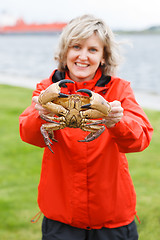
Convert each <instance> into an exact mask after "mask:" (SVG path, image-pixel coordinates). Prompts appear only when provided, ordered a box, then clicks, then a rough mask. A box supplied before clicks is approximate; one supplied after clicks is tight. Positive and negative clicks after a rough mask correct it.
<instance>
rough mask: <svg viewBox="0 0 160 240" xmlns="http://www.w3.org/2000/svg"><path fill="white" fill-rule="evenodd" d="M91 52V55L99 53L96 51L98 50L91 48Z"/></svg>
mask: <svg viewBox="0 0 160 240" xmlns="http://www.w3.org/2000/svg"><path fill="white" fill-rule="evenodd" d="M89 51H90V52H91V53H95V52H97V49H96V48H90V49H89Z"/></svg>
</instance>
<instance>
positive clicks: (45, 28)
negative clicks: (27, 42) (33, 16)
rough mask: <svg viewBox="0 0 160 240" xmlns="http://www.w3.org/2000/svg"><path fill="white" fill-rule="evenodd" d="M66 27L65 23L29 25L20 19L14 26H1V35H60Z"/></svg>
mask: <svg viewBox="0 0 160 240" xmlns="http://www.w3.org/2000/svg"><path fill="white" fill-rule="evenodd" d="M65 26H66V23H64V22H55V23H44V24H38V23H31V24H27V23H25V22H24V20H23V19H18V20H17V21H16V23H15V24H14V25H6V26H0V34H43V33H59V32H61V31H62V30H63V28H64V27H65Z"/></svg>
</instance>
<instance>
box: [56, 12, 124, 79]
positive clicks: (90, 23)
mask: <svg viewBox="0 0 160 240" xmlns="http://www.w3.org/2000/svg"><path fill="white" fill-rule="evenodd" d="M93 33H96V34H97V35H98V36H99V38H100V39H101V41H102V42H103V44H104V56H103V57H104V59H105V63H104V65H102V66H101V69H102V72H103V74H105V75H114V74H115V72H116V69H117V67H118V65H119V63H120V53H119V44H118V43H117V42H116V41H115V39H114V34H113V32H112V30H111V29H110V28H109V27H108V26H107V25H106V24H105V23H104V22H103V20H101V19H98V18H95V17H94V16H91V15H83V16H80V17H77V18H74V19H73V20H71V21H70V22H69V23H68V24H67V25H66V27H65V28H64V29H63V32H62V34H61V36H60V41H59V46H58V49H57V53H56V54H55V60H56V61H58V70H59V71H66V69H67V66H66V59H67V52H68V48H69V47H70V45H71V44H73V43H74V42H80V41H82V40H85V39H88V38H89V37H90V36H92V35H93Z"/></svg>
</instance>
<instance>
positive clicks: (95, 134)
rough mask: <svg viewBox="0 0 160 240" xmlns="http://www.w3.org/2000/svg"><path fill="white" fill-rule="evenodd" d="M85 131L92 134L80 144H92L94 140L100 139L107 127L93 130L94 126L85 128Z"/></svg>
mask: <svg viewBox="0 0 160 240" xmlns="http://www.w3.org/2000/svg"><path fill="white" fill-rule="evenodd" d="M83 130H84V131H91V132H90V133H89V134H88V135H87V137H86V138H85V139H83V140H79V141H78V142H91V141H93V140H94V139H96V138H98V137H99V136H100V135H101V134H102V133H103V132H104V131H105V126H101V127H99V126H95V128H93V127H92V126H90V127H84V128H83Z"/></svg>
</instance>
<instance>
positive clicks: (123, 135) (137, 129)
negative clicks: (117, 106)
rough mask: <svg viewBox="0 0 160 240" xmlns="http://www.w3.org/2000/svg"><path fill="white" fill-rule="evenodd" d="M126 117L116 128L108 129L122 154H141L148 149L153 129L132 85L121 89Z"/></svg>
mask: <svg viewBox="0 0 160 240" xmlns="http://www.w3.org/2000/svg"><path fill="white" fill-rule="evenodd" d="M120 101H121V104H122V107H123V109H124V115H123V117H122V119H121V121H120V122H119V123H117V124H116V125H115V127H113V128H110V129H108V131H109V133H110V134H111V136H112V138H113V139H114V140H115V142H116V143H117V146H118V148H119V151H120V152H123V153H129V152H139V151H142V150H144V149H145V148H146V147H148V145H149V143H150V141H151V137H152V133H153V128H152V126H151V124H150V122H149V120H148V118H147V116H146V114H145V113H144V111H143V109H142V108H141V107H140V106H139V104H138V103H137V102H136V100H135V97H134V94H133V91H132V89H131V87H130V83H129V82H127V84H126V85H125V86H124V87H123V89H121V97H120Z"/></svg>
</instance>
